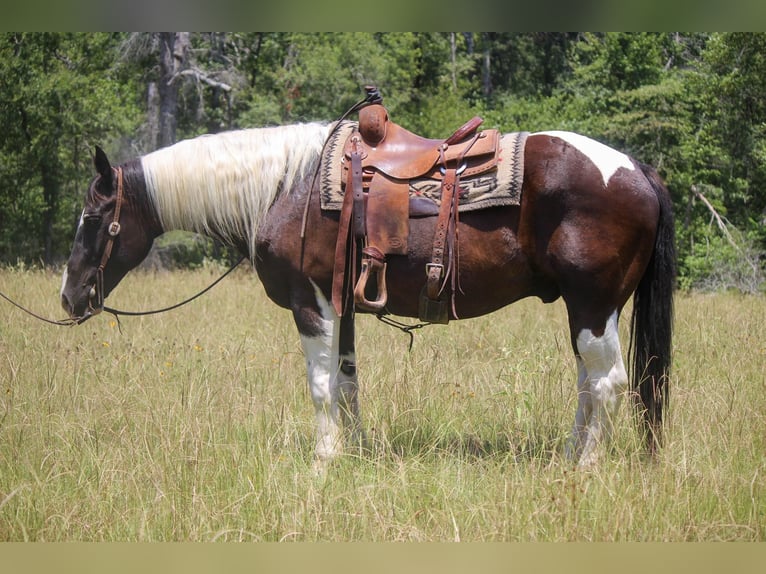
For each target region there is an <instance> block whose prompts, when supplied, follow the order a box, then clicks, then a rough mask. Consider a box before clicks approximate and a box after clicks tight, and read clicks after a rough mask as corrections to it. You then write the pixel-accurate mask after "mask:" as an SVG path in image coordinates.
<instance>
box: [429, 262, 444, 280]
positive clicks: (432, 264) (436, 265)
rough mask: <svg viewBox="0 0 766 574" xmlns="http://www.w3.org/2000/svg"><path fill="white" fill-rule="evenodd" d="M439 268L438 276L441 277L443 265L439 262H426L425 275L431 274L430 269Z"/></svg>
mask: <svg viewBox="0 0 766 574" xmlns="http://www.w3.org/2000/svg"><path fill="white" fill-rule="evenodd" d="M436 268H438V269H439V277H442V276H443V275H444V265H442V264H441V263H426V275H427V276H428V275H431V270H432V269H436Z"/></svg>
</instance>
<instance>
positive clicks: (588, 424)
mask: <svg viewBox="0 0 766 574" xmlns="http://www.w3.org/2000/svg"><path fill="white" fill-rule="evenodd" d="M577 350H578V352H579V353H580V357H581V358H582V364H583V366H584V367H585V372H586V376H585V381H584V382H583V384H582V388H579V389H578V392H579V393H580V395H581V396H580V397H579V399H578V409H577V410H578V412H577V417H576V418H575V431H577V430H578V429H579V428H581V427H584V429H585V433H584V434H585V437H584V441H582V439H580V438H579V437H581V436H582V433H581V432H580V433H577V434H576V435H575V436H573V439H574V441H575V443H576V444H577V442H578V441H579V442H581V443H582V451H581V453H580V460H579V462H578V466H580V467H587V466H591V465H592V464H594V463H595V462H596V461H597V459H598V447H599V445H600V444H602V443H606V442H608V441H609V439H610V437H611V434H612V424H613V420H614V416H615V414H616V413H617V409H618V408H619V406H620V402H621V400H622V397H623V395H624V392H625V390H626V389H627V387H628V374H627V372H626V371H625V365H624V363H623V361H622V352H621V349H620V339H619V336H618V331H617V312H614V313H612V315H611V317H609V319H608V320H607V322H606V328H605V330H604V334H603V335H601V336H600V337H597V336H595V335H594V334H593V333H592V332H591V331H590V330H588V329H583V330H582V331H580V333H579V334H578V335H577ZM579 386H580V385H578V387H579ZM583 395H585V396H583ZM582 401H585V402H582ZM588 401H589V402H590V409H589V408H588V404H587V403H588ZM581 407H582V412H581ZM588 411H590V412H588Z"/></svg>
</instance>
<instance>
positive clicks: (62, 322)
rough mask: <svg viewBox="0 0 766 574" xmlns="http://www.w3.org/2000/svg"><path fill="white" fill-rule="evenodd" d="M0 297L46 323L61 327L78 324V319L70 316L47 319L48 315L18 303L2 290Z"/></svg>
mask: <svg viewBox="0 0 766 574" xmlns="http://www.w3.org/2000/svg"><path fill="white" fill-rule="evenodd" d="M0 297H2V298H3V299H5V300H6V301H8V303H10V304H11V305H13V306H14V307H17V308H18V309H21V310H22V311H24V313H26V314H27V315H31V316H32V317H34V318H35V319H39V320H40V321H43V322H45V323H50V324H51V325H58V326H60V327H64V326H66V327H71V326H72V325H76V324H77V319H72V318H70V319H61V320H59V321H57V320H55V319H47V318H46V317H42V316H41V315H38V314H37V313H33V312H32V311H30V310H29V309H27V308H26V307H24V306H23V305H20V304H19V303H16V301H14V300H13V299H11V298H10V297H8V295H6V294H5V293H3V292H2V291H0Z"/></svg>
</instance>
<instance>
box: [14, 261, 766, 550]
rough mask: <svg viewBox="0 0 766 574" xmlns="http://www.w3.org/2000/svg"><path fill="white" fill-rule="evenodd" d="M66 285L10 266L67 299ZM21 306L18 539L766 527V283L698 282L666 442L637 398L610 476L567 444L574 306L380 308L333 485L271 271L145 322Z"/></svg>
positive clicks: (158, 291) (135, 286) (369, 537)
mask: <svg viewBox="0 0 766 574" xmlns="http://www.w3.org/2000/svg"><path fill="white" fill-rule="evenodd" d="M215 272H216V270H211V271H207V270H206V271H196V272H176V273H173V274H162V273H160V274H149V273H137V274H136V275H132V276H129V277H128V278H127V279H126V280H125V281H124V282H123V284H122V285H121V286H120V287H119V288H118V289H117V291H116V292H115V293H114V295H113V296H112V297H111V298H110V303H111V304H112V305H114V306H118V307H122V308H131V309H134V308H153V307H157V306H160V305H163V304H167V303H172V302H175V301H176V300H178V299H180V298H182V297H184V296H186V295H189V294H191V293H192V292H194V290H195V289H198V288H201V287H203V286H204V285H205V284H207V283H208V282H209V281H210V280H211V279H212V278H213V277H214V274H215ZM58 287H59V278H58V277H57V276H54V275H52V274H49V273H47V272H30V271H20V270H15V271H2V272H0V290H2V291H3V292H5V293H7V294H8V295H10V296H12V297H15V298H17V299H19V300H22V301H24V302H27V303H28V304H30V305H32V306H34V307H35V309H36V310H37V311H38V312H41V313H45V314H47V315H49V316H58V317H60V316H61V312H60V311H59V307H58V302H57V297H58ZM0 304H2V305H5V307H4V308H5V313H4V316H5V319H4V321H3V323H2V324H0V540H48V541H53V540H146V541H151V540H255V541H278V540H301V541H306V540H309V541H310V540H330V541H340V540H365V541H383V540H386V541H393V540H429V541H434V540H438V541H446V540H463V541H469V540H494V541H517V540H519V541H536V540H547V541H560V540H600V541H607V540H631V541H639V540H651V541H684V540H698V541H703V540H704V541H708V540H747V541H754V540H757V541H763V540H764V538H765V536H764V526H763V525H764V523H766V500H765V496H766V478H765V474H766V456H765V453H766V444H765V443H766V376H764V366H765V365H766V300H764V298H757V297H738V296H734V295H705V296H696V295H695V296H688V295H681V296H679V298H678V301H677V308H678V312H677V336H676V338H675V349H676V351H675V353H676V355H675V359H676V360H675V371H674V380H673V389H672V401H673V402H672V408H671V410H670V417H669V418H670V421H669V435H668V439H669V440H668V444H667V448H666V449H665V450H664V451H663V452H662V454H661V456H660V460H659V461H657V462H656V463H651V462H648V461H646V460H644V459H643V457H642V456H641V455H640V453H639V449H638V448H637V438H636V432H635V429H634V425H633V421H632V417H631V414H630V412H629V409H627V408H623V410H622V412H621V420H620V421H619V423H618V429H619V430H618V432H617V436H616V440H615V443H614V446H613V448H612V449H611V450H610V452H609V454H608V456H607V457H606V460H605V461H604V464H603V465H602V466H601V467H600V468H598V469H597V470H595V471H593V472H588V473H581V472H574V471H573V470H572V469H571V467H570V465H569V464H567V463H566V462H565V461H564V460H562V458H561V455H560V452H561V447H562V444H563V442H564V441H565V439H566V437H567V434H568V431H569V427H570V425H571V421H572V418H573V416H574V410H575V396H574V393H575V388H574V387H575V385H574V378H575V372H574V361H573V359H572V357H571V353H570V350H569V343H568V336H567V334H566V327H565V326H566V318H565V316H564V313H563V308H562V306H561V304H554V305H547V306H546V305H542V304H541V303H539V302H537V301H533V300H529V301H523V302H520V303H517V304H515V305H512V306H510V307H508V308H506V309H504V310H503V311H501V312H498V313H495V314H494V315H491V316H488V317H486V318H484V319H481V320H471V321H465V322H455V323H453V324H452V325H450V326H448V327H432V328H429V329H425V330H422V331H418V332H417V333H416V335H415V345H414V348H413V350H412V352H411V353H409V354H408V353H407V344H408V339H407V337H406V336H404V335H402V334H400V333H398V332H397V331H394V330H392V329H390V328H389V327H386V326H384V325H382V324H380V323H378V322H377V321H375V320H374V319H373V318H370V317H360V318H359V321H358V341H357V342H358V354H359V356H358V362H359V366H360V378H361V400H362V408H363V415H364V422H365V427H366V429H367V432H368V434H369V437H370V438H371V439H372V450H371V452H369V453H365V454H364V455H361V456H360V455H358V454H357V453H350V454H349V455H348V456H346V457H344V458H342V459H340V460H339V461H338V462H337V463H336V464H334V465H333V466H332V467H331V468H330V471H329V473H328V476H327V477H326V479H325V480H324V481H318V480H316V479H314V478H313V477H312V473H311V472H310V469H311V452H312V443H313V414H312V413H313V409H312V407H311V406H310V401H309V398H308V393H307V390H306V383H305V373H304V362H303V357H302V354H301V351H300V346H299V342H298V336H297V333H296V331H295V328H294V326H293V324H292V319H291V316H290V314H289V313H288V312H287V311H284V310H282V309H279V308H278V307H276V306H275V305H273V304H272V303H271V302H270V301H268V300H267V299H266V297H265V295H264V293H263V290H262V289H261V287H260V286H259V285H258V284H257V281H256V279H255V278H254V276H253V275H252V274H250V273H247V272H244V271H243V272H237V273H236V274H235V275H234V276H233V277H231V278H229V279H227V280H226V281H224V282H223V283H222V284H221V285H219V286H218V287H216V288H215V289H214V290H213V291H212V292H211V293H210V294H208V295H207V296H205V297H203V298H202V299H201V300H198V301H196V302H194V303H192V304H191V305H189V306H187V307H185V308H183V309H180V310H177V311H173V312H171V313H167V314H164V315H158V316H152V317H146V318H126V319H123V321H122V332H120V329H119V326H118V325H117V323H116V322H115V321H114V320H113V319H112V318H111V317H110V316H108V315H104V316H101V317H97V318H95V319H93V320H91V321H89V322H88V323H86V324H84V325H82V326H80V327H76V328H57V327H53V326H49V325H45V324H42V323H39V322H37V321H35V320H34V319H31V318H28V317H27V316H25V315H23V314H21V313H20V312H19V311H17V310H15V309H14V308H12V307H11V306H10V305H7V304H6V303H4V302H2V303H0ZM624 323H627V321H624ZM623 328H624V326H623Z"/></svg>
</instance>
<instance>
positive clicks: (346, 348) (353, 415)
mask: <svg viewBox="0 0 766 574" xmlns="http://www.w3.org/2000/svg"><path fill="white" fill-rule="evenodd" d="M354 339H355V331H354V314H353V313H346V315H344V316H343V317H342V318H341V320H340V344H339V364H338V366H339V371H338V388H339V390H340V393H339V397H338V398H339V405H340V414H341V417H342V419H343V425H344V427H345V429H346V430H347V431H348V432H349V435H350V439H351V445H352V446H354V447H363V446H364V442H365V437H364V430H363V429H362V419H361V417H360V415H359V381H358V380H357V375H356V348H355V342H354Z"/></svg>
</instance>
